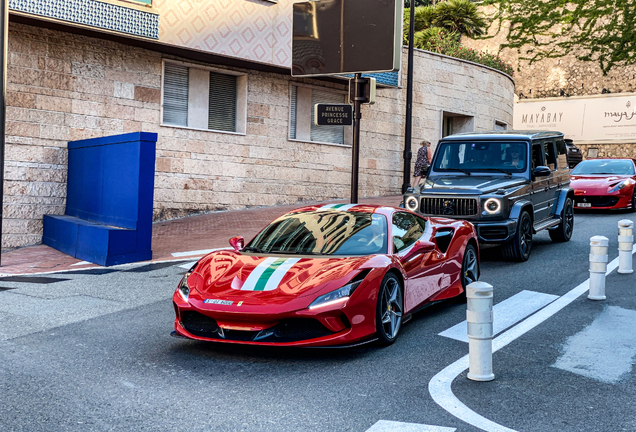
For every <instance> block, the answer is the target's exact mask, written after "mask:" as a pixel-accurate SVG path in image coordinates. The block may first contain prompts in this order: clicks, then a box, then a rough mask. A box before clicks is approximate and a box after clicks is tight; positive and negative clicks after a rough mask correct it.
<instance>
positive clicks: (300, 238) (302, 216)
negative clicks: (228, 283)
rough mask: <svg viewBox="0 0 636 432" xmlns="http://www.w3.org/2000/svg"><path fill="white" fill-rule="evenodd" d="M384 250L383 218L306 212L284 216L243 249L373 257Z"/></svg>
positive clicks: (384, 228) (385, 245)
mask: <svg viewBox="0 0 636 432" xmlns="http://www.w3.org/2000/svg"><path fill="white" fill-rule="evenodd" d="M386 250H387V222H386V218H385V217H384V216H383V215H379V214H373V213H362V212H350V211H309V212H302V213H294V214H290V215H286V216H283V217H281V218H279V219H276V220H275V221H274V222H272V223H271V224H270V225H269V226H267V227H266V228H265V229H264V230H263V231H261V232H260V233H259V234H258V235H257V236H256V237H255V238H254V240H252V241H251V242H250V243H249V244H248V245H247V246H246V247H245V248H244V249H243V251H244V252H256V253H280V254H298V255H372V254H380V253H386Z"/></svg>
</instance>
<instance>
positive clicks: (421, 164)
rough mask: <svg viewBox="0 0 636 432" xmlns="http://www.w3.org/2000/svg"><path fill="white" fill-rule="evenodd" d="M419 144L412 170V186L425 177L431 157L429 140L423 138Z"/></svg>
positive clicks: (431, 151)
mask: <svg viewBox="0 0 636 432" xmlns="http://www.w3.org/2000/svg"><path fill="white" fill-rule="evenodd" d="M420 146H421V147H420V149H419V150H418V151H417V159H416V160H415V169H414V170H413V183H412V184H411V187H412V188H414V187H416V186H417V185H418V184H420V181H421V180H422V177H424V178H426V176H427V175H428V169H429V167H430V166H431V159H433V150H431V142H430V141H429V140H423V141H422V142H421V143H420Z"/></svg>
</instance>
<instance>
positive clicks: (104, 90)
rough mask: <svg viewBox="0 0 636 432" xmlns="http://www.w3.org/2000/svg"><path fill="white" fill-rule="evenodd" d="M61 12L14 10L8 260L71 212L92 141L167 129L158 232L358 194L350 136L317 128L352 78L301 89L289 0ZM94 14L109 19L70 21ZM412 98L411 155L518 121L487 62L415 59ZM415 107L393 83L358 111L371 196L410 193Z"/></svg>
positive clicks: (159, 172)
mask: <svg viewBox="0 0 636 432" xmlns="http://www.w3.org/2000/svg"><path fill="white" fill-rule="evenodd" d="M33 3H36V4H37V5H40V6H43V8H41V9H27V6H33ZM55 3H56V2H55V1H53V0H51V1H44V0H38V1H37V2H24V4H23V2H20V1H12V2H11V3H10V6H11V15H10V18H11V21H10V25H9V53H8V63H9V64H8V84H7V137H6V156H5V158H6V161H5V184H4V191H5V198H4V218H3V237H2V238H3V244H2V247H3V249H6V248H14V247H19V246H25V245H31V244H38V243H40V241H41V236H42V216H43V215H44V214H63V213H64V210H65V196H66V170H67V150H66V146H67V143H68V142H69V141H73V140H79V139H85V138H93V137H101V136H108V135H114V134H121V133H126V132H137V131H145V132H156V133H158V136H159V138H158V142H157V159H156V166H155V172H156V174H155V192H154V219H155V220H156V221H159V220H165V219H171V218H175V217H182V216H186V215H190V214H195V213H200V212H209V211H220V210H229V209H240V208H247V207H253V206H273V205H283V204H293V203H302V202H309V201H319V200H329V199H336V198H348V197H349V193H350V177H351V130H350V128H348V127H331V126H329V127H318V126H314V125H313V119H312V115H313V114H312V113H313V109H312V107H313V105H314V104H315V103H324V102H329V103H336V102H340V103H342V102H345V101H346V95H347V81H346V80H343V79H333V78H332V79H298V78H293V77H291V75H290V66H291V33H290V32H291V19H292V17H291V5H292V3H293V2H292V1H291V0H280V1H279V2H269V1H261V0H254V1H238V0H235V1H232V0H228V1H225V2H218V1H207V2H205V1H203V2H201V1H197V2H195V1H193V0H186V1H179V2H171V1H170V2H169V1H156V0H155V1H154V2H153V3H152V4H150V5H145V4H144V3H149V2H148V1H141V2H124V1H108V2H106V1H103V2H102V1H97V0H74V1H72V2H61V3H60V2H57V3H60V4H61V5H63V7H61V6H60V5H57V6H58V7H57V8H55V7H51V8H48V9H47V8H46V7H44V6H47V5H51V4H55ZM89 3H90V6H91V7H93V8H94V7H96V6H99V7H102V9H100V10H102V11H106V12H109V13H111V14H114V15H111V18H112V17H114V18H113V19H112V21H108V20H102V21H99V22H97V21H95V20H96V18H95V16H97V15H93V18H91V17H90V16H89V17H88V18H87V17H86V16H81V14H79V15H78V14H77V13H76V14H75V15H73V14H72V13H70V12H69V11H68V8H69V7H71V6H73V5H75V6H76V7H80V8H81V7H86V6H87V5H88V4H89ZM64 8H67V9H64ZM82 10H84V9H82ZM60 11H61V12H60ZM65 11H66V12H68V14H67V15H63V16H55V14H58V15H60V14H61V13H64V12H65ZM71 12H72V11H71ZM46 14H48V15H46ZM117 14H119V15H117ZM126 14H132V15H130V16H132V17H133V18H134V19H136V20H137V21H135V22H137V26H136V27H135V26H133V27H131V26H129V27H126V28H122V27H121V23H122V22H123V21H124V20H122V19H119V20H117V19H115V18H117V16H119V17H120V18H121V17H122V16H128V15H126ZM99 16H102V15H99ZM91 19H92V20H93V21H91ZM73 20H76V21H73ZM131 20H132V18H131ZM133 21H134V20H133ZM126 22H130V20H128V21H126ZM118 25H119V26H120V27H117V26H118ZM403 57H404V58H405V57H406V56H403ZM403 70H404V71H405V70H406V68H405V67H403ZM405 79H406V77H405V75H403V76H402V77H401V80H402V82H405ZM414 91H415V93H414V100H413V102H414V103H413V115H414V117H413V143H414V146H413V147H414V149H413V150H414V151H416V150H417V148H416V147H417V146H416V144H417V142H418V141H419V140H421V139H424V138H427V139H430V140H432V141H433V142H436V141H437V140H438V139H439V138H441V137H442V136H444V135H446V134H448V133H452V132H458V131H470V130H492V129H495V128H504V127H507V126H508V125H510V124H511V123H512V114H513V112H512V108H513V97H514V82H513V80H512V79H511V78H510V77H508V76H507V75H504V74H502V73H500V72H498V71H495V70H493V69H490V68H487V67H484V66H481V65H476V64H472V63H469V62H465V61H461V60H457V59H452V58H449V57H445V56H440V55H437V54H433V53H428V52H424V51H417V52H416V54H415V76H414ZM405 101H406V95H405V90H404V89H403V88H401V87H396V86H385V87H383V88H379V89H378V92H377V98H376V103H375V104H374V105H365V106H364V107H363V109H362V123H361V129H362V131H361V146H360V176H359V195H360V196H361V197H371V196H382V195H391V194H397V193H399V191H400V188H401V185H402V183H403V179H402V170H403V150H404V112H405Z"/></svg>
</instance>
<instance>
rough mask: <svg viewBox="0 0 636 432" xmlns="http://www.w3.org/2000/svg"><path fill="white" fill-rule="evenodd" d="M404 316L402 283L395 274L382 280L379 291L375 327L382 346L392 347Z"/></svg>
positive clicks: (388, 275)
mask: <svg viewBox="0 0 636 432" xmlns="http://www.w3.org/2000/svg"><path fill="white" fill-rule="evenodd" d="M403 314H404V296H403V291H402V283H401V282H400V280H399V279H398V277H397V276H395V275H394V274H393V273H387V274H386V276H384V279H382V284H381V285H380V290H379V291H378V305H377V309H376V313H375V327H376V333H377V336H378V342H379V343H380V345H384V346H386V345H391V344H392V343H393V342H395V340H396V339H397V337H398V333H399V332H400V328H401V327H402V315H403Z"/></svg>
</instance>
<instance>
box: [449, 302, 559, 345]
mask: <svg viewBox="0 0 636 432" xmlns="http://www.w3.org/2000/svg"><path fill="white" fill-rule="evenodd" d="M557 298H559V297H558V296H555V295H552V294H545V293H540V292H535V291H526V290H523V291H520V292H518V293H517V294H515V295H513V296H512V297H509V298H507V299H506V300H504V301H502V302H501V303H497V304H496V305H494V306H493V308H492V314H493V336H494V335H496V334H498V333H501V332H502V331H504V330H505V329H507V328H508V327H510V326H512V325H514V324H516V323H518V322H519V321H521V320H522V319H524V318H525V317H527V316H530V315H532V314H533V313H535V312H536V311H538V310H539V309H541V308H543V307H545V306H547V305H548V304H550V303H552V302H553V301H554V300H556V299H557ZM439 336H444V337H447V338H451V339H455V340H458V341H462V342H468V336H467V323H466V321H462V322H460V323H459V324H456V325H454V326H453V327H451V328H449V329H447V330H444V331H443V332H441V333H439Z"/></svg>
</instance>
